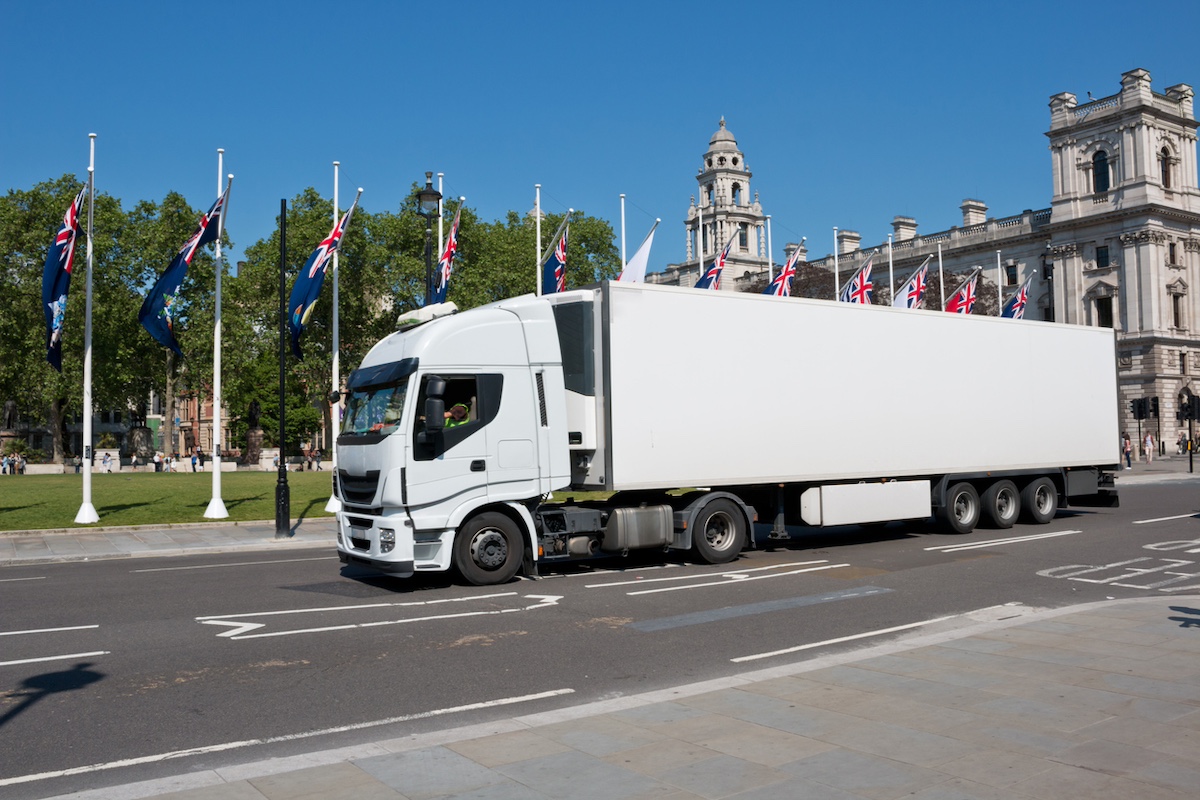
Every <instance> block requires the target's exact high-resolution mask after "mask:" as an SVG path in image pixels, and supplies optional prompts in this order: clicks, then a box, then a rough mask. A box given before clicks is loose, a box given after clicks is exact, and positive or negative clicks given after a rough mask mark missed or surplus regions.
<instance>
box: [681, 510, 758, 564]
mask: <svg viewBox="0 0 1200 800" xmlns="http://www.w3.org/2000/svg"><path fill="white" fill-rule="evenodd" d="M745 541H746V518H745V517H744V516H743V515H742V510H741V509H740V508H738V507H737V505H736V504H735V503H734V502H732V501H731V500H726V499H724V498H718V499H716V500H713V501H712V502H711V503H708V504H707V505H705V506H704V508H702V509H700V513H699V514H697V515H696V524H695V527H694V528H693V529H692V549H693V550H694V551H695V552H696V555H697V556H698V557H699V558H700V560H701V561H703V562H705V563H706V564H725V563H728V562H730V561H733V560H734V559H735V558H737V557H738V553H740V552H742V547H744V546H745Z"/></svg>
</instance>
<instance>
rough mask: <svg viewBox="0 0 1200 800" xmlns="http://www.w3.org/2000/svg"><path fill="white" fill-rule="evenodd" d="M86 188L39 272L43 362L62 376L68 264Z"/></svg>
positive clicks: (74, 205) (69, 272)
mask: <svg viewBox="0 0 1200 800" xmlns="http://www.w3.org/2000/svg"><path fill="white" fill-rule="evenodd" d="M86 195H87V187H84V188H83V189H80V190H79V194H78V195H76V197H75V202H73V203H71V207H70V208H68V209H67V213H66V215H64V216H63V223H62V227H61V228H59V229H58V233H57V234H56V235H55V237H54V243H53V244H52V245H50V252H48V253H46V266H45V267H44V268H43V269H42V311H44V312H45V313H46V360H47V361H49V362H50V366H52V367H54V368H55V369H56V370H58V371H59V372H62V332H63V314H64V313H65V312H66V310H67V290H68V289H69V288H70V286H71V262H72V261H73V260H74V258H75V239H76V238H77V237H78V236H79V212H80V210H81V209H82V208H83V198H84V197H85V196H86Z"/></svg>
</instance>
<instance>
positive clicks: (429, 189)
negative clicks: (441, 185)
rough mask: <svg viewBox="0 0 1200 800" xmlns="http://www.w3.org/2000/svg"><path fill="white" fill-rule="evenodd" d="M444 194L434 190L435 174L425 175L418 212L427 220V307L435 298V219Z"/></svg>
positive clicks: (418, 198) (418, 200)
mask: <svg viewBox="0 0 1200 800" xmlns="http://www.w3.org/2000/svg"><path fill="white" fill-rule="evenodd" d="M441 200H442V193H441V192H439V191H438V190H437V189H435V188H433V173H432V172H426V173H425V188H424V189H422V190H421V191H419V192H417V205H418V209H419V210H418V212H417V213H419V214H420V215H421V216H422V217H424V218H425V305H429V301H430V298H432V297H433V217H434V215H436V214H437V213H438V204H439V203H440V202H441Z"/></svg>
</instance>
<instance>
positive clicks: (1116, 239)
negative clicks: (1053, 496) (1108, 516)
mask: <svg viewBox="0 0 1200 800" xmlns="http://www.w3.org/2000/svg"><path fill="white" fill-rule="evenodd" d="M1192 100H1193V91H1192V88H1191V87H1190V86H1188V85H1186V84H1178V85H1174V86H1170V87H1167V88H1166V89H1164V90H1162V91H1161V92H1158V91H1155V90H1154V89H1153V88H1152V86H1151V80H1150V73H1148V72H1147V71H1146V70H1144V69H1135V70H1132V71H1130V72H1127V73H1125V74H1124V75H1122V76H1121V89H1120V91H1119V92H1117V93H1116V94H1113V95H1111V96H1108V97H1101V98H1098V99H1094V100H1093V99H1089V101H1088V102H1087V103H1083V104H1080V103H1079V102H1078V100H1077V98H1076V96H1075V95H1074V94H1071V93H1069V92H1063V93H1060V94H1056V95H1054V96H1053V97H1052V98H1050V127H1049V130H1048V131H1047V133H1046V136H1047V137H1048V139H1049V148H1050V155H1051V159H1050V178H1051V193H1050V205H1049V207H1048V208H1046V207H1043V208H1040V209H1038V210H1033V209H1026V210H1024V211H1022V212H1020V213H1019V214H1012V215H1009V216H1004V217H999V218H996V217H990V216H988V207H987V205H986V204H985V203H984V202H982V201H980V200H977V199H967V200H964V201H963V204H962V206H961V207H960V209H961V211H962V225H961V226H955V227H953V228H951V229H950V230H947V231H939V232H936V233H931V234H925V235H920V234H918V233H917V228H918V222H917V220H915V219H913V218H911V217H906V216H897V217H895V218H894V219H893V220H892V230H893V233H892V237H891V238H892V242H891V248H892V253H891V256H892V261H893V265H894V278H895V284H896V286H899V285H900V284H901V283H902V282H903V281H904V280H906V279H907V278H908V276H909V275H911V273H912V271H913V270H914V269H916V268H917V267H918V266H919V265H920V264H921V263H922V262H923V261H924V260H925V258H926V257H927V256H933V257H934V261H933V264H932V269H934V270H936V269H937V268H938V265H939V262H940V264H941V268H942V270H943V271H944V274H945V284H946V285H947V286H948V287H950V288H953V286H954V285H955V283H956V276H961V275H962V274H964V273H966V272H968V271H970V270H971V269H973V268H974V267H975V266H982V267H983V268H984V272H983V276H982V280H983V281H985V282H988V283H991V284H992V285H993V286H996V285H997V284H998V285H999V289H1000V292H1001V295H1002V297H1003V298H1004V299H1007V298H1008V297H1010V296H1011V295H1012V294H1013V293H1014V292H1015V291H1017V288H1018V287H1019V286H1020V285H1021V284H1022V283H1023V282H1024V281H1025V279H1026V278H1027V277H1028V276H1029V275H1030V274H1031V273H1033V274H1034V279H1033V282H1032V285H1031V288H1030V299H1029V305H1028V306H1027V307H1026V313H1025V316H1026V318H1027V319H1042V320H1048V321H1059V322H1068V323H1073V324H1078V325H1092V326H1099V327H1108V328H1112V329H1114V330H1115V331H1116V338H1117V352H1118V382H1119V387H1120V398H1121V407H1120V419H1121V428H1122V430H1127V431H1129V432H1130V434H1131V435H1132V436H1136V435H1137V432H1138V430H1139V425H1138V421H1137V420H1135V419H1134V418H1133V414H1132V411H1131V407H1130V401H1132V400H1133V399H1135V398H1142V397H1157V398H1158V409H1159V416H1158V418H1151V419H1147V420H1144V421H1142V423H1141V430H1142V431H1143V432H1145V431H1146V430H1147V429H1149V430H1151V431H1153V432H1154V433H1155V436H1156V438H1157V439H1158V440H1159V442H1160V443H1165V444H1166V446H1167V447H1173V446H1174V442H1175V440H1176V438H1177V436H1178V434H1179V433H1180V431H1184V432H1186V431H1187V423H1186V422H1179V421H1177V420H1176V412H1177V411H1178V410H1179V408H1180V406H1181V404H1182V403H1183V402H1185V401H1186V400H1188V399H1189V398H1191V397H1192V396H1193V395H1194V394H1200V381H1197V380H1196V378H1197V375H1200V297H1198V295H1200V292H1197V293H1192V292H1191V286H1192V285H1194V284H1195V285H1197V286H1198V287H1200V284H1198V283H1197V281H1198V280H1200V187H1198V184H1197V163H1196V131H1197V122H1196V118H1195V114H1194V111H1193V105H1192ZM726 137H728V138H726ZM732 153H736V154H737V155H738V157H739V163H740V165H741V167H742V169H743V171H744V170H745V158H744V156H743V155H742V154H741V152H740V151H738V150H737V145H736V142H734V141H733V137H732V135H731V134H729V133H728V131H727V130H726V128H725V125H724V120H722V123H721V128H720V129H719V130H718V131H717V133H716V134H714V135H713V137H712V140H711V141H710V143H709V149H708V152H707V153H706V154H705V160H706V161H705V167H706V168H707V167H708V159H709V158H711V157H713V156H716V157H717V158H719V157H720V155H721V154H732ZM729 157H730V158H731V157H732V156H731V155H730V156H729ZM719 166H720V164H719V163H718V165H717V167H718V168H719ZM729 166H731V167H732V166H736V165H733V164H732V162H729ZM744 175H745V178H744V179H743V180H744V181H745V183H744V184H743V186H744V187H748V185H749V183H748V179H749V172H748V171H746V172H744ZM718 177H721V178H726V175H725V173H721V172H720V171H719V170H718V169H714V170H713V171H712V172H711V173H710V172H708V171H707V169H701V171H700V174H699V175H698V177H697V180H698V181H699V183H700V185H701V189H702V191H701V206H695V205H694V204H693V206H692V207H690V208H689V209H688V215H687V218H686V220H685V226H686V229H687V233H688V244H689V251H688V259H689V261H692V260H693V252H692V250H691V249H690V248H691V246H692V242H693V240H694V236H695V233H694V232H695V227H696V223H695V219H696V218H697V217H698V216H699V212H700V211H701V210H703V211H704V212H705V215H704V220H705V221H704V224H705V226H706V227H707V226H709V224H710V219H711V220H716V219H720V218H721V216H720V215H721V213H722V211H725V212H726V215H727V216H726V217H725V219H734V220H737V221H738V222H741V221H742V220H745V221H746V222H747V223H750V224H753V222H754V221H755V220H756V219H761V218H762V216H761V214H762V211H761V207H760V206H759V205H758V203H757V199H756V201H755V203H754V205H753V206H750V207H748V208H745V209H743V207H742V206H737V205H734V206H732V207H731V206H730V204H729V203H728V202H726V203H725V204H724V205H722V202H721V201H722V195H721V194H719V189H720V188H721V187H722V186H728V185H729V181H730V180H732V176H731V177H729V178H726V182H725V183H721V182H719V181H717V180H716V179H717V178H718ZM709 185H712V186H713V187H714V195H713V201H712V202H713V203H715V206H716V207H715V212H716V213H715V214H713V216H712V217H710V216H709V213H708V205H705V204H706V203H708V202H709V200H708V197H706V196H705V191H704V190H705V189H706V187H707V186H709ZM730 211H737V212H739V213H741V214H742V216H738V217H733V216H731V215H730V214H729V212H730ZM755 215H757V216H755ZM719 246H720V245H718V247H719ZM888 247H889V245H888V243H887V242H882V243H879V244H877V245H874V246H869V247H867V248H863V247H862V246H861V237H860V236H859V234H858V233H856V232H854V231H838V234H837V250H838V253H837V265H838V270H839V272H840V275H841V278H842V280H843V281H844V280H845V279H846V278H847V277H849V275H850V274H851V271H852V270H854V269H856V268H857V267H858V266H860V265H861V264H862V262H863V261H864V260H865V259H866V258H867V257H868V256H869V255H871V254H874V255H875V261H874V264H875V269H874V270H873V276H874V279H875V284H876V287H883V286H886V285H887V273H886V270H885V269H881V266H884V267H886V265H887V263H888ZM756 252H757V253H763V251H762V249H761V247H760V248H759V249H758V250H757V251H756ZM704 253H705V259H706V260H709V259H711V257H712V255H713V254H714V253H715V251H714V250H711V249H710V248H707V247H706V248H705V250H704ZM731 262H732V259H731ZM807 263H808V264H809V265H812V266H818V267H823V268H825V269H828V270H829V271H830V272H832V271H833V269H834V256H833V255H832V254H830V255H828V256H825V257H823V258H820V259H815V260H811V261H808V262H807ZM743 264H744V265H745V267H744V268H740V269H738V270H737V272H736V278H735V281H734V282H731V283H733V284H735V285H727V286H726V288H744V287H746V286H748V285H749V284H750V283H752V282H753V281H752V280H749V278H750V277H752V276H753V277H755V278H758V279H759V280H761V278H762V273H763V271H765V268H766V263H765V259H761V260H760V261H758V262H755V261H753V260H752V257H750V255H749V254H747V255H746V256H744V257H743V260H742V261H741V262H739V267H742V265H743ZM755 267H757V269H756V270H755ZM747 270H749V273H750V274H746V272H747ZM697 274H698V267H697V266H696V265H695V264H694V262H693V263H692V264H691V265H690V266H689V265H687V264H677V265H670V266H668V268H667V270H666V271H665V272H663V273H659V274H657V275H655V276H654V281H655V282H658V283H671V284H680V285H685V286H690V285H692V284H694V283H695V281H696V277H695V276H696V275H697ZM647 278H648V280H649V279H650V276H647ZM830 285H831V287H832V285H833V280H832V276H831V282H830ZM1036 357H1042V358H1048V359H1057V358H1069V357H1070V354H1069V353H1046V354H1041V355H1040V356H1036ZM1081 401H1084V402H1086V400H1085V399H1081ZM1197 432H1198V433H1200V425H1198V426H1197ZM1115 448H1116V445H1115V443H1114V452H1115ZM1114 460H1115V458H1114Z"/></svg>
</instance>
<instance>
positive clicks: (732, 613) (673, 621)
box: [625, 586, 893, 633]
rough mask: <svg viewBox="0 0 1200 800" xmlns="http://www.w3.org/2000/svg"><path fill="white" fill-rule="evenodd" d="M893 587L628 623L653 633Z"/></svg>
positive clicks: (855, 590)
mask: <svg viewBox="0 0 1200 800" xmlns="http://www.w3.org/2000/svg"><path fill="white" fill-rule="evenodd" d="M892 591H893V590H892V589H884V588H882V587H879V586H862V587H859V588H858V589H845V590H843V591H840V592H825V593H824V594H810V595H806V596H804V597H788V598H784V599H782V600H766V601H763V602H761V603H747V604H746V605H742V606H733V607H729V608H714V609H711V610H709V611H693V612H692V613H690V614H680V615H678V616H674V617H660V618H659V619H645V620H641V621H640V622H631V623H630V624H628V625H626V626H625V627H627V628H632V629H634V630H637V631H641V632H643V633H651V632H654V631H663V630H669V629H671V628H685V627H688V626H690V625H702V624H704V623H706V622H718V621H722V620H727V619H737V618H739V617H748V616H752V615H754V614H767V613H770V612H772V611H789V610H791V609H794V608H801V607H803V606H813V605H818V604H820V603H833V602H836V601H838V600H853V599H855V598H858V597H871V596H872V595H877V594H889V593H890V592H892Z"/></svg>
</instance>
